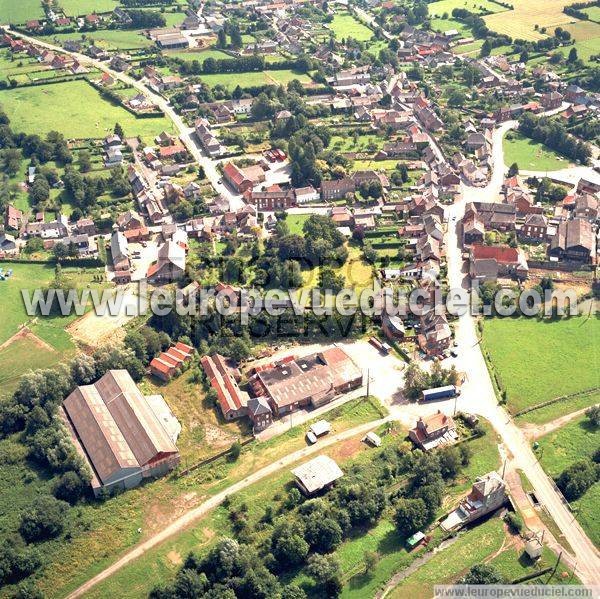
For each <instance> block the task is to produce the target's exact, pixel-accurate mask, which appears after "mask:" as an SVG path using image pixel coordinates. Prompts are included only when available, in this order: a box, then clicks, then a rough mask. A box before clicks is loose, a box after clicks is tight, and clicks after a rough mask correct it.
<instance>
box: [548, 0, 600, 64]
mask: <svg viewBox="0 0 600 599" xmlns="http://www.w3.org/2000/svg"><path fill="white" fill-rule="evenodd" d="M597 10H599V11H600V8H598V9H597ZM597 27H598V29H599V31H600V25H597ZM574 47H575V48H576V49H577V56H578V57H579V58H581V60H583V61H584V62H586V63H587V64H590V65H595V64H597V63H595V62H592V61H591V57H592V56H594V55H596V54H600V35H599V36H598V37H594V38H590V39H586V40H581V41H578V42H576V43H575V46H574ZM571 48H573V46H565V47H562V48H558V51H559V52H560V53H561V54H564V56H568V54H569V52H570V51H571Z"/></svg>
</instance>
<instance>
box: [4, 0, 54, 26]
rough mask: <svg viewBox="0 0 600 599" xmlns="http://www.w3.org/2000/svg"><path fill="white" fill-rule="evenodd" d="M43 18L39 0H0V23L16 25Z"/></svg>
mask: <svg viewBox="0 0 600 599" xmlns="http://www.w3.org/2000/svg"><path fill="white" fill-rule="evenodd" d="M43 16H44V11H43V9H42V2H41V0H0V23H11V24H13V25H17V24H20V23H25V21H29V20H31V19H38V18H41V17H43Z"/></svg>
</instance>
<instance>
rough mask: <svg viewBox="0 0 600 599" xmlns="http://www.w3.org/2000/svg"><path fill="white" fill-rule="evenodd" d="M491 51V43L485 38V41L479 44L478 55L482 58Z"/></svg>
mask: <svg viewBox="0 0 600 599" xmlns="http://www.w3.org/2000/svg"><path fill="white" fill-rule="evenodd" d="M491 52H492V44H491V43H490V40H489V39H486V40H485V42H483V46H481V50H480V51H479V55H480V56H481V57H482V58H483V57H486V56H489V55H490V54H491Z"/></svg>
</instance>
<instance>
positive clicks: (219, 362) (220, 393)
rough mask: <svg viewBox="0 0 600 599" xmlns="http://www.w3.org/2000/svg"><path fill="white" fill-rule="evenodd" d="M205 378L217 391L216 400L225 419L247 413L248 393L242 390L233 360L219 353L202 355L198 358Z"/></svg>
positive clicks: (239, 374)
mask: <svg viewBox="0 0 600 599" xmlns="http://www.w3.org/2000/svg"><path fill="white" fill-rule="evenodd" d="M200 362H201V364H202V368H203V369H204V373H205V374H206V378H207V380H208V382H209V383H210V385H211V387H212V388H213V389H214V390H215V391H216V392H217V401H218V402H219V407H220V408H221V412H222V413H223V417H224V418H225V419H226V420H233V419H234V418H240V417H241V416H245V415H246V414H247V413H248V399H249V397H248V394H247V393H246V392H245V391H242V390H241V389H240V386H239V381H240V380H241V378H242V375H241V373H240V371H239V370H238V369H237V367H236V366H235V365H234V364H233V362H232V361H231V360H229V359H227V358H225V357H223V356H222V355H221V354H214V355H212V356H204V357H203V358H202V360H200Z"/></svg>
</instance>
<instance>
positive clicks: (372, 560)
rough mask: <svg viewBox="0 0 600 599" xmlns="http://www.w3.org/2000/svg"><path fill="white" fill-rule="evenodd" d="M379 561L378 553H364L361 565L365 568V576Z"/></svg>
mask: <svg viewBox="0 0 600 599" xmlns="http://www.w3.org/2000/svg"><path fill="white" fill-rule="evenodd" d="M378 561H379V553H377V551H365V554H364V556H363V564H364V566H365V574H369V573H371V572H372V571H373V570H374V569H375V566H376V565H377V562H378Z"/></svg>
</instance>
